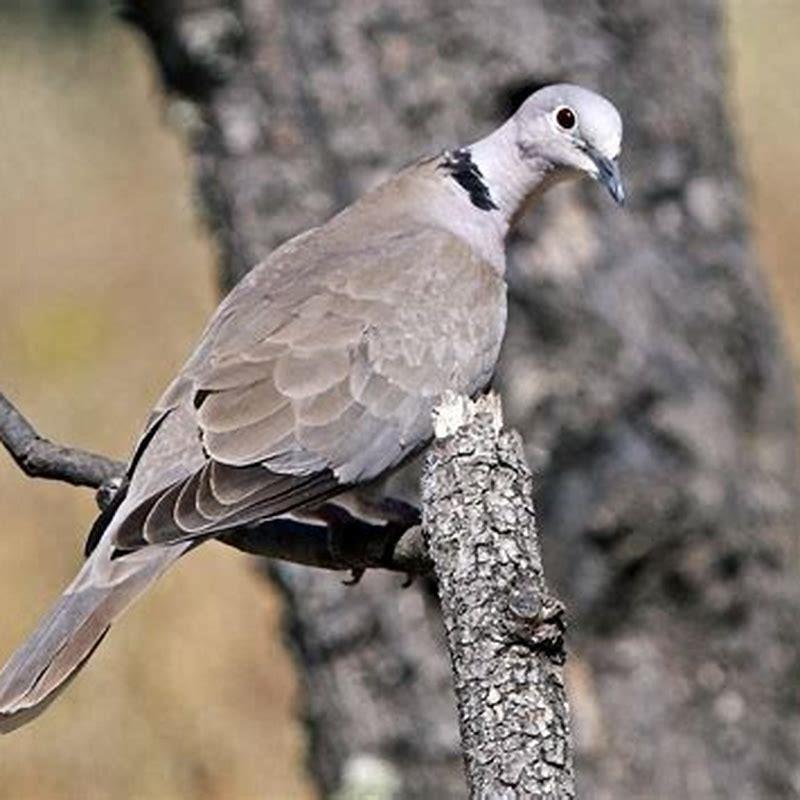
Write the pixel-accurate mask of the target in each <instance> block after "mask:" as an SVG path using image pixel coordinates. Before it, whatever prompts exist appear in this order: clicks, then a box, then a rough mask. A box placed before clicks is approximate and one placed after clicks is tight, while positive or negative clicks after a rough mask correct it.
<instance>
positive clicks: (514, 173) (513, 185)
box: [464, 117, 554, 233]
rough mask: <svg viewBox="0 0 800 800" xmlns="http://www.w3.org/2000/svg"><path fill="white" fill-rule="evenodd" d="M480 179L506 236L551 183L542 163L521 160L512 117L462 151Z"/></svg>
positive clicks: (548, 173)
mask: <svg viewBox="0 0 800 800" xmlns="http://www.w3.org/2000/svg"><path fill="white" fill-rule="evenodd" d="M464 152H466V153H469V156H470V158H471V160H472V163H473V164H474V165H475V167H476V168H477V170H478V173H479V174H480V176H481V179H482V183H483V185H484V186H485V189H486V193H487V195H488V196H489V197H490V198H491V200H492V203H493V205H494V207H495V208H494V209H493V210H494V213H496V214H498V215H500V217H501V218H502V224H503V226H504V230H505V233H508V230H509V229H510V228H511V226H512V225H513V223H514V220H515V219H516V217H517V216H518V215H519V213H520V212H521V211H522V210H523V208H525V207H527V206H528V205H530V203H531V202H532V201H534V200H535V199H536V198H537V197H538V196H539V195H541V194H542V193H543V192H544V191H545V189H547V187H548V186H549V185H550V183H551V182H552V178H553V177H554V176H553V175H552V174H551V173H550V172H549V171H548V170H547V168H546V165H545V163H544V162H537V161H536V160H532V159H530V158H523V157H522V155H521V153H520V148H519V146H518V143H517V131H516V123H515V120H514V118H513V117H512V118H511V119H510V120H508V122H506V123H505V125H502V126H501V127H500V128H498V129H497V130H495V131H493V132H492V133H490V134H489V135H488V136H487V137H485V138H484V139H481V140H480V141H478V142H475V143H474V144H472V145H470V146H469V147H466V148H464Z"/></svg>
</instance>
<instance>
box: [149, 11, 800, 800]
mask: <svg viewBox="0 0 800 800" xmlns="http://www.w3.org/2000/svg"><path fill="white" fill-rule="evenodd" d="M137 7H138V9H139V21H140V25H141V26H142V27H143V28H144V29H145V30H146V31H147V33H148V34H149V37H150V41H151V42H153V43H154V45H155V52H156V54H157V59H158V63H159V64H160V66H161V68H162V73H163V76H164V78H165V83H166V86H167V88H168V89H169V90H171V91H172V93H173V94H172V98H173V100H172V105H171V109H172V112H173V117H174V118H178V119H181V120H184V121H185V123H186V130H187V131H188V132H189V135H190V138H191V142H192V145H193V152H194V154H195V159H196V166H197V174H198V185H199V187H200V192H199V195H200V196H201V198H202V199H203V205H204V208H205V213H206V216H207V218H208V219H209V221H210V223H211V224H212V226H213V228H214V230H215V231H216V232H217V234H218V237H219V241H220V246H221V252H222V274H223V275H224V276H225V281H224V282H225V283H230V282H231V281H232V280H233V279H235V278H236V277H238V276H239V275H241V274H242V272H243V271H244V270H245V269H247V267H249V266H250V265H251V264H252V263H254V262H255V261H256V260H257V259H258V258H259V257H260V256H261V255H263V254H265V253H266V252H267V251H268V250H269V249H271V248H272V247H273V246H274V245H275V244H277V243H278V242H279V241H281V240H282V239H284V238H286V237H287V236H289V235H291V234H293V233H296V232H298V231H300V230H302V229H304V228H306V227H308V226H310V225H313V224H316V223H318V222H319V221H321V220H322V219H324V218H326V217H327V216H328V215H330V214H331V213H332V212H334V211H335V210H336V209H338V208H339V207H341V205H343V204H344V203H346V202H347V201H349V200H350V199H352V198H353V197H354V196H356V195H357V194H358V193H360V192H361V191H362V190H363V189H364V188H366V187H367V186H370V185H372V184H373V183H374V182H375V181H377V180H379V179H380V178H381V177H382V176H384V175H386V174H387V173H389V172H390V171H392V170H394V169H396V168H397V167H398V166H400V165H401V164H403V163H404V162H406V161H409V160H411V159H412V158H413V157H415V156H416V155H417V154H419V153H422V152H426V151H427V152H430V151H434V150H436V149H438V148H440V147H442V146H445V145H448V146H449V145H453V144H456V143H463V142H464V141H468V140H469V139H474V138H477V137H478V136H480V135H481V134H483V133H485V132H486V131H487V130H489V129H491V128H492V127H493V126H494V125H496V124H497V123H498V122H499V121H500V120H501V119H502V118H503V117H504V116H505V114H506V113H507V112H508V111H509V110H510V107H511V106H513V104H514V103H515V102H516V101H518V99H519V98H520V97H521V96H523V95H524V94H525V93H526V92H527V91H529V90H530V89H531V88H533V87H535V86H536V85H538V84H541V83H544V82H548V81H552V80H554V79H562V78H567V79H570V80H574V81H577V82H582V83H586V84H588V85H590V86H593V87H596V88H599V89H601V90H603V91H605V92H606V93H608V94H609V95H610V96H611V97H612V98H613V99H614V101H615V102H616V104H617V105H618V106H619V107H620V108H621V109H622V112H623V117H624V119H625V125H626V134H625V146H624V147H625V152H624V156H623V167H624V170H625V172H626V175H627V179H628V184H629V189H630V202H629V205H628V207H627V208H626V210H625V211H624V212H622V213H621V212H619V211H618V210H617V209H615V208H613V207H612V205H611V204H610V203H609V202H607V198H605V197H603V196H602V195H601V193H600V192H598V191H597V190H596V187H594V186H574V187H563V188H560V189H558V190H556V191H554V192H553V193H551V195H550V196H549V197H548V198H547V200H546V201H545V203H544V204H543V205H542V206H541V207H540V208H539V209H538V210H537V211H536V212H535V213H533V214H530V215H528V216H527V217H526V218H525V219H524V220H523V221H522V226H521V228H520V230H519V232H518V235H517V236H516V238H515V239H514V241H513V242H512V248H511V261H512V266H511V271H510V275H509V280H510V284H511V301H512V302H511V312H510V313H511V321H510V331H509V336H508V340H507V346H506V348H505V352H504V359H503V365H502V370H501V374H500V379H501V389H502V393H503V395H504V398H505V402H506V408H507V413H508V417H509V421H510V423H511V424H512V425H514V426H515V427H518V428H519V429H521V430H522V432H523V434H524V437H525V441H526V445H527V453H528V457H529V459H530V460H531V462H532V465H533V467H534V471H535V473H536V474H537V475H540V476H541V478H540V481H539V483H538V490H537V504H538V511H539V525H540V531H541V534H542V537H543V546H544V551H545V556H546V560H547V561H548V564H547V566H548V575H549V576H550V577H551V580H552V581H553V582H554V584H555V588H556V589H557V591H558V593H559V594H560V595H561V596H562V597H563V598H564V599H565V601H566V602H567V605H568V607H569V608H570V609H571V611H572V612H573V614H574V617H575V622H574V625H573V626H571V638H570V643H571V647H572V649H573V651H574V652H575V656H576V657H574V658H572V659H570V664H571V666H570V668H569V680H568V684H569V686H570V691H571V694H572V699H573V709H574V716H575V722H576V725H577V729H576V734H577V746H578V777H579V783H580V784H581V785H582V786H583V794H584V796H586V797H591V798H592V799H593V800H604V798H614V800H621V799H622V798H645V797H646V798H664V799H666V798H670V799H671V798H675V797H691V798H698V799H699V800H708V799H710V798H722V797H736V798H738V799H741V800H748V799H749V798H752V799H753V800H756V799H758V800H762V799H765V800H771V799H772V798H775V799H776V800H777V798H780V799H781V800H783V798H786V797H792V796H796V795H797V792H798V788H797V782H796V764H797V763H798V762H799V761H800V717H798V715H797V714H796V712H795V710H796V708H797V706H798V703H800V696H798V692H800V681H798V680H797V675H798V674H800V630H799V628H800V622H799V621H800V613H799V612H800V581H798V575H797V568H796V565H797V544H796V543H797V539H796V536H795V525H796V508H795V492H796V478H797V471H796V439H795V422H794V408H793V400H792V384H791V371H790V369H789V368H788V365H787V362H786V359H785V356H784V351H783V347H782V344H781V341H780V338H779V336H778V334H777V331H776V328H775V323H774V321H773V318H772V314H771V311H770V308H769V304H768V302H767V299H766V296H765V292H764V290H763V287H762V285H761V280H760V278H759V275H758V273H757V270H756V269H755V266H754V264H753V260H752V256H751V253H750V251H749V247H748V240H747V230H746V224H745V214H744V202H743V187H742V182H741V180H740V179H739V177H738V170H737V166H736V153H735V150H734V147H733V141H732V136H731V127H730V122H729V119H728V115H727V113H726V108H725V103H724V98H725V71H724V63H723V57H722V42H721V20H720V6H719V3H718V2H717V1H716V0H674V1H673V0H670V1H669V2H667V0H630V2H627V1H626V2H625V3H608V2H601V1H600V0H590V1H589V2H587V1H586V0H559V2H551V1H550V0H526V1H525V2H523V1H522V0H519V2H515V1H514V0H503V2H485V1H484V0H481V1H479V0H439V1H438V2H436V3H430V2H423V0H409V2H404V3H395V2H391V1H390V0H364V2H358V3H332V2H323V0H292V2H280V0H237V1H236V2H234V0H170V1H166V2H155V0H153V1H152V2H148V1H147V0H139V2H138V3H137ZM274 574H275V576H276V578H277V580H278V583H279V585H280V586H281V587H282V589H283V591H284V593H285V596H286V598H287V608H288V619H289V626H290V637H291V641H292V643H293V647H294V648H295V649H296V651H297V653H298V656H299V658H298V666H299V668H300V670H301V674H302V679H303V682H304V685H305V688H306V699H307V706H306V714H307V720H308V730H309V735H310V741H311V756H310V764H311V767H312V769H313V772H314V774H315V776H316V778H317V780H318V783H319V785H320V787H321V788H322V790H323V791H325V792H332V791H333V790H334V789H336V788H337V787H339V786H341V785H342V782H343V781H345V782H347V780H348V779H349V778H348V776H351V775H352V774H354V773H355V770H354V769H351V767H352V765H353V764H359V763H363V759H364V758H365V757H367V756H372V757H375V758H377V759H378V760H379V761H380V762H381V763H382V764H383V765H384V766H387V767H388V768H389V771H394V774H395V777H396V778H397V781H399V784H398V785H399V786H400V789H399V790H398V793H397V796H400V797H404V798H427V797H437V798H448V797H460V796H462V795H463V784H462V783H461V775H460V764H459V754H458V738H457V736H456V732H455V719H454V716H453V713H452V696H451V695H450V688H449V670H448V668H447V665H446V662H445V660H444V658H443V656H442V652H441V649H440V648H441V635H440V634H441V632H440V630H439V621H438V617H437V612H436V610H435V607H434V606H433V605H432V599H431V598H432V595H431V592H430V591H420V588H424V587H420V588H412V589H410V590H407V591H405V592H400V591H398V588H397V580H396V578H392V577H391V576H378V575H368V576H367V577H366V578H365V580H364V581H363V582H362V584H361V585H360V586H357V587H355V588H353V589H346V588H345V587H342V586H341V585H340V584H339V583H338V582H336V581H335V580H333V579H329V578H326V577H325V576H322V575H320V574H318V573H315V572H313V571H311V570H307V569H302V568H285V569H284V568H279V569H278V568H276V569H275V571H274ZM348 765H350V766H348ZM390 783H391V781H390Z"/></svg>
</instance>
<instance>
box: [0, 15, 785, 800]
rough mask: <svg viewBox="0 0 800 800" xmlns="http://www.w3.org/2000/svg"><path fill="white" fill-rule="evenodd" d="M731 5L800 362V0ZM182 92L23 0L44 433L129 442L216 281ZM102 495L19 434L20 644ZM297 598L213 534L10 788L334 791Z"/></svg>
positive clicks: (105, 792)
mask: <svg viewBox="0 0 800 800" xmlns="http://www.w3.org/2000/svg"><path fill="white" fill-rule="evenodd" d="M726 14H727V18H726V25H727V46H728V63H729V69H730V80H729V88H730V97H729V104H730V108H731V111H732V113H733V117H734V119H735V122H736V125H737V131H738V136H739V141H740V144H741V147H740V155H741V158H742V161H743V168H744V170H745V172H746V175H747V177H748V182H749V189H750V208H751V215H750V219H751V223H752V226H753V230H754V234H755V236H754V241H755V243H756V245H757V248H758V256H759V259H760V262H761V264H762V266H763V269H764V271H765V273H766V275H767V276H768V281H769V285H770V288H771V292H772V296H773V299H774V302H775V304H776V306H777V307H778V309H779V310H780V313H781V315H782V320H783V326H784V331H785V337H786V339H787V341H788V343H789V346H790V350H791V353H792V355H793V359H794V365H795V372H796V374H798V373H797V370H798V368H800V314H798V312H799V311H800V270H798V269H797V267H796V263H795V262H796V254H797V253H798V252H800V225H798V223H797V219H798V207H797V194H798V192H797V187H798V185H800V137H798V136H797V135H795V133H794V132H796V131H797V130H800V103H798V101H797V97H796V79H797V76H798V59H799V58H800V56H798V50H797V46H796V43H797V41H798V40H800V4H798V3H797V2H796V0H769V2H767V0H730V1H729V2H728V3H727V5H726ZM165 110H166V108H165V104H164V101H163V95H162V92H161V89H160V87H159V85H158V81H157V78H156V76H155V74H154V70H153V66H152V64H151V61H150V53H149V51H147V50H146V49H145V47H144V46H143V44H142V43H141V42H140V41H139V39H138V37H137V36H135V35H134V33H133V32H132V31H130V30H129V29H128V28H126V27H124V26H122V25H120V24H116V23H114V22H112V21H110V20H109V19H107V18H106V17H104V16H101V15H98V16H97V17H96V18H92V17H86V18H81V20H80V22H77V21H75V20H73V21H72V22H70V21H69V20H66V21H65V20H64V19H63V18H61V19H59V20H56V19H54V18H52V17H51V16H49V15H48V14H46V13H44V12H41V13H25V12H24V10H23V9H22V7H20V8H11V7H10V6H8V7H7V6H6V5H5V4H0V389H2V391H4V392H5V393H7V394H8V396H9V397H10V398H11V399H12V400H13V401H14V402H15V403H16V404H17V405H18V406H19V407H20V408H21V409H22V410H23V411H24V413H25V414H26V415H27V416H28V417H29V418H30V419H31V420H32V422H33V423H34V424H35V425H36V426H37V428H38V429H39V430H40V431H41V432H42V433H43V434H45V435H47V436H49V437H51V438H52V439H54V440H55V441H59V442H65V443H75V444H79V445H81V446H83V447H87V448H90V449H93V450H97V451H99V452H103V453H106V454H109V455H112V456H115V457H118V458H124V457H126V456H127V454H128V451H129V448H130V446H131V443H132V442H133V440H134V438H135V436H136V434H137V431H138V429H139V428H140V426H141V424H142V422H143V420H144V419H145V417H146V415H147V412H148V409H149V407H150V405H151V404H152V402H153V401H154V400H155V398H156V397H157V395H158V394H159V392H160V390H161V388H162V387H163V386H164V385H165V383H166V382H167V381H168V379H169V378H170V377H171V375H172V374H173V373H174V371H175V370H176V369H177V368H178V367H179V365H180V364H181V362H182V360H183V358H184V357H185V355H186V354H187V352H188V350H189V348H190V346H191V344H192V342H193V341H194V340H195V338H196V337H197V335H198V333H199V332H200V330H201V328H202V325H203V323H204V321H205V319H206V317H207V316H208V314H209V312H210V311H211V309H212V308H213V306H214V305H215V302H216V299H217V290H216V283H215V281H216V276H215V274H214V267H215V253H214V248H213V245H212V243H211V240H210V239H209V238H208V237H207V236H206V235H205V233H204V231H203V229H202V227H201V226H200V223H199V222H198V220H197V217H196V214H195V210H194V207H193V200H192V180H191V171H190V164H189V161H188V156H187V152H186V151H185V149H184V145H183V142H182V140H181V137H180V135H179V134H178V133H177V131H175V130H174V129H173V128H172V127H171V124H170V120H169V118H168V117H169V115H168V114H166V113H165ZM477 133H479V132H478V131H476V134H477ZM413 155H415V154H413V153H403V154H398V158H399V160H400V162H404V161H407V160H408V159H409V158H411V157H412V156H413ZM94 513H95V506H94V501H93V497H92V495H91V493H90V492H88V491H84V490H76V489H73V488H70V487H67V486H62V485H56V484H48V483H45V482H36V481H30V480H28V479H26V478H25V477H24V476H22V474H21V473H20V472H19V471H18V470H17V469H16V468H15V467H14V466H13V465H12V464H11V462H10V460H9V459H7V458H5V457H0V520H2V530H3V533H2V536H0V564H2V576H3V577H2V579H1V580H0V656H2V657H3V658H4V657H5V656H6V654H8V653H9V652H10V651H11V650H12V649H13V647H15V646H16V645H17V644H18V643H19V642H20V641H21V640H22V638H23V637H24V636H25V634H26V633H27V631H28V630H29V629H30V627H31V626H32V625H33V624H34V622H35V620H36V619H37V618H38V617H39V616H40V615H41V614H42V613H43V612H44V611H45V609H46V607H47V606H48V605H49V604H50V602H51V600H52V599H53V598H54V597H55V596H56V595H57V594H58V593H59V592H60V590H61V588H62V586H63V585H64V584H65V583H66V582H67V581H68V580H69V579H70V578H71V577H72V575H73V574H74V572H75V570H76V568H77V565H78V563H79V561H80V558H81V548H82V543H83V539H84V536H85V532H86V530H87V528H88V526H89V524H90V522H91V520H92V518H93V515H94ZM278 613H279V609H278V603H277V600H276V598H275V597H274V596H273V595H272V594H271V593H270V590H269V587H268V585H267V584H266V583H265V582H264V581H263V580H261V579H260V578H258V577H257V576H256V574H255V570H254V569H253V566H252V563H251V562H250V561H249V560H248V559H247V558H246V557H244V556H241V555H239V554H236V553H235V552H233V551H230V550H228V549H227V548H223V547H220V546H216V545H211V546H208V547H205V548H201V549H200V550H199V551H197V552H196V553H195V554H193V555H192V556H191V557H190V558H187V559H185V560H184V561H183V562H182V563H180V564H179V565H178V567H177V568H176V569H175V570H174V571H173V572H172V573H171V574H170V576H169V577H168V578H167V579H166V580H164V581H163V582H162V583H160V584H159V585H158V586H157V587H156V588H155V590H153V591H151V592H149V593H148V594H147V596H146V597H145V598H144V599H143V600H142V601H141V602H140V603H139V604H138V605H137V606H136V607H135V609H134V610H133V611H132V612H131V613H129V614H128V615H127V616H126V618H125V620H124V622H123V623H122V624H120V625H119V626H117V628H116V629H115V630H114V633H113V635H112V636H110V637H109V638H108V640H107V642H106V643H105V644H104V646H103V647H102V648H101V649H100V651H99V652H98V654H97V656H96V657H95V658H94V659H93V660H92V662H91V664H90V665H89V666H88V668H87V669H86V671H85V672H84V673H83V674H82V675H81V677H80V678H79V679H78V680H77V682H76V683H75V685H74V687H73V688H71V689H70V691H69V692H67V693H66V694H65V695H64V697H63V698H62V699H61V700H60V701H59V702H58V703H57V704H55V705H54V706H53V708H52V709H51V710H50V711H48V713H47V714H45V715H44V716H43V717H42V718H41V719H40V720H39V721H37V722H36V723H35V724H34V725H31V726H29V727H26V728H24V729H23V730H21V731H20V732H18V733H16V734H15V735H14V736H11V737H8V738H4V739H3V740H2V741H0V798H9V799H11V798H14V799H15V800H18V799H19V798H39V799H41V800H47V799H49V798H52V800H56V798H59V799H61V798H87V799H92V798H97V799H98V800H100V799H101V798H120V797H129V798H195V799H196V800H206V799H209V800H210V799H211V798H223V797H224V798H229V799H233V800H236V799H237V798H243V799H244V798H255V797H276V798H277V797H280V798H289V799H293V798H298V799H300V798H307V797H312V792H311V789H310V785H309V784H308V783H307V782H306V780H305V778H304V776H303V772H302V753H303V747H304V744H303V741H302V734H301V730H300V727H299V725H298V724H297V723H296V721H295V719H294V711H295V707H294V698H295V693H296V686H295V679H294V677H293V673H292V669H291V665H290V663H289V659H288V657H287V654H286V653H285V651H284V648H283V645H282V642H281V640H280V635H279V632H278V625H277V620H278Z"/></svg>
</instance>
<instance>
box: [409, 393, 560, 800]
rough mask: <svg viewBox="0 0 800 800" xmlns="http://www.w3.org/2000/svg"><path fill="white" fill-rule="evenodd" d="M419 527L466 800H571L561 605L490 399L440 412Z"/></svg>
mask: <svg viewBox="0 0 800 800" xmlns="http://www.w3.org/2000/svg"><path fill="white" fill-rule="evenodd" d="M439 422H440V423H441V422H444V424H443V425H440V428H441V429H442V430H441V433H442V434H444V435H445V437H446V438H443V439H440V440H439V441H438V442H437V443H436V444H435V445H434V447H433V448H432V450H431V454H430V456H429V458H428V464H427V469H426V473H425V478H424V479H423V496H424V503H423V520H424V521H423V528H424V530H425V534H426V537H427V539H428V544H429V550H430V554H431V557H432V559H433V562H434V566H435V572H436V576H437V578H438V581H439V597H440V600H441V604H442V613H443V616H444V623H445V628H446V631H447V643H448V647H449V650H450V657H451V661H452V665H453V674H454V678H455V689H456V696H457V699H458V714H459V724H460V729H461V739H462V747H463V751H464V759H465V763H466V768H467V778H468V782H469V786H470V796H471V797H472V798H504V799H506V800H516V799H517V798H519V800H523V798H525V800H531V799H532V798H551V799H552V798H558V799H559V800H561V799H562V798H571V797H574V796H575V787H574V776H573V769H572V756H571V751H570V733H569V720H568V712H567V702H566V695H565V690H564V680H563V674H562V665H563V663H564V658H565V655H564V644H563V632H564V622H563V606H562V605H561V603H559V601H558V600H556V599H555V598H553V597H552V596H551V595H550V593H549V592H548V589H547V586H546V583H545V580H544V574H543V571H542V559H541V555H540V552H539V542H538V538H537V534H536V522H535V517H534V511H533V500H532V495H531V474H530V471H529V469H528V467H527V464H526V462H525V457H524V454H523V449H522V441H521V439H520V437H519V435H518V434H517V433H516V432H514V431H504V430H501V427H502V418H501V411H500V405H499V402H498V401H497V398H496V397H495V396H489V397H486V398H481V399H479V400H478V401H477V402H476V403H471V402H470V401H468V400H464V399H463V398H454V399H452V400H450V401H447V402H446V404H445V405H444V406H441V407H440V409H439Z"/></svg>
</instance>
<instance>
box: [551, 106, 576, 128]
mask: <svg viewBox="0 0 800 800" xmlns="http://www.w3.org/2000/svg"><path fill="white" fill-rule="evenodd" d="M555 116H556V123H557V124H558V127H559V128H561V129H562V130H565V131H571V130H572V129H573V128H574V127H575V125H576V124H577V122H578V117H577V115H576V114H575V112H574V111H573V110H572V109H571V108H570V107H569V106H561V108H558V109H556V115H555Z"/></svg>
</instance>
